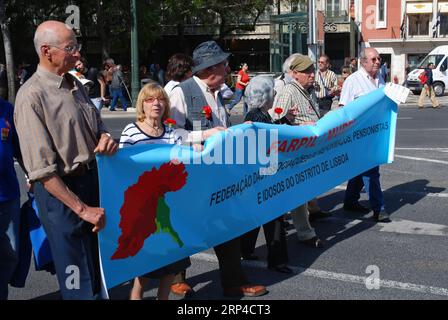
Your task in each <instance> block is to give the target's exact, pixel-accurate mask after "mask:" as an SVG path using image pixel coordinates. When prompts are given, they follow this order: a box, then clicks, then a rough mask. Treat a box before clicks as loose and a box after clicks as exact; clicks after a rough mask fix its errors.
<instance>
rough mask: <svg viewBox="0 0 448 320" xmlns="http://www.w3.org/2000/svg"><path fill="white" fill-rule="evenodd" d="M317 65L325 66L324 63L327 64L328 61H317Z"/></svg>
mask: <svg viewBox="0 0 448 320" xmlns="http://www.w3.org/2000/svg"><path fill="white" fill-rule="evenodd" d="M317 63H322V64H324V63H327V61H317Z"/></svg>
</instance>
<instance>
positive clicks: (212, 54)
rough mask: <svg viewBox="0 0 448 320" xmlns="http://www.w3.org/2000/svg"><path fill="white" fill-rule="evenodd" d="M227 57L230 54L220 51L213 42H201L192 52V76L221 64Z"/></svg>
mask: <svg viewBox="0 0 448 320" xmlns="http://www.w3.org/2000/svg"><path fill="white" fill-rule="evenodd" d="M229 56H230V53H228V52H224V51H222V49H221V47H220V46H218V44H217V43H216V42H215V41H206V42H203V43H201V44H200V45H198V46H197V47H196V49H194V51H193V62H194V67H193V69H192V71H193V74H195V73H197V72H198V71H201V70H204V69H207V68H208V67H211V66H214V65H216V64H218V63H220V62H223V61H224V60H226V59H227V58H228V57H229Z"/></svg>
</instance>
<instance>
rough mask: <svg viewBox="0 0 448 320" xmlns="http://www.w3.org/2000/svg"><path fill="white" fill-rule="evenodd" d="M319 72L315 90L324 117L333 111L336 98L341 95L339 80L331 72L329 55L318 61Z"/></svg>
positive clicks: (322, 56) (321, 57)
mask: <svg viewBox="0 0 448 320" xmlns="http://www.w3.org/2000/svg"><path fill="white" fill-rule="evenodd" d="M317 67H318V68H319V70H318V71H317V74H316V83H315V86H314V90H315V92H316V97H317V102H318V103H319V110H320V112H321V114H322V116H323V115H325V114H326V113H327V112H328V111H330V110H331V105H332V103H333V98H334V96H336V95H338V94H339V87H338V78H337V77H336V74H335V73H334V72H333V71H331V70H330V58H329V57H328V56H327V55H325V54H324V55H321V56H320V57H319V59H318V60H317Z"/></svg>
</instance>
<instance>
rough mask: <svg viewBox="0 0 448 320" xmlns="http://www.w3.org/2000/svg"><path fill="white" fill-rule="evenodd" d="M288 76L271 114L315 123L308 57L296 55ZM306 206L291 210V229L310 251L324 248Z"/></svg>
mask: <svg viewBox="0 0 448 320" xmlns="http://www.w3.org/2000/svg"><path fill="white" fill-rule="evenodd" d="M290 70H291V73H290V75H291V77H292V78H293V81H292V82H291V83H288V84H287V85H285V86H284V88H283V89H282V90H281V91H280V92H279V94H278V95H277V96H276V97H275V101H274V108H272V109H271V110H274V109H276V108H282V109H283V112H282V114H280V115H271V116H272V118H273V119H274V120H275V119H276V117H279V119H280V118H283V117H284V116H285V115H286V114H287V113H288V114H289V115H290V116H293V117H288V118H290V119H292V120H291V121H290V122H291V124H292V125H308V124H314V123H316V122H317V121H318V120H319V118H320V112H319V106H318V105H317V103H316V102H315V99H312V96H311V94H310V93H309V91H308V90H309V89H311V88H312V86H313V84H314V80H315V70H314V65H313V61H311V59H310V58H309V57H307V56H303V55H297V57H295V58H294V60H292V62H291V65H290ZM308 216H309V213H308V208H307V204H306V203H305V204H303V205H301V206H299V207H298V208H296V209H294V210H292V211H291V217H292V219H293V223H294V227H295V228H296V230H297V237H298V238H299V241H300V242H301V243H303V244H305V245H307V246H310V247H313V248H321V247H323V243H322V241H321V240H320V239H319V238H318V237H317V236H316V233H315V231H314V229H313V228H312V227H311V225H310V223H309V220H308Z"/></svg>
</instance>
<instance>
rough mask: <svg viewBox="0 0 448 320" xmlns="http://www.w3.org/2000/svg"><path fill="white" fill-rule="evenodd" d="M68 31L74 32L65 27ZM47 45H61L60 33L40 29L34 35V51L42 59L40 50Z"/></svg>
mask: <svg viewBox="0 0 448 320" xmlns="http://www.w3.org/2000/svg"><path fill="white" fill-rule="evenodd" d="M65 26H66V27H67V29H68V30H72V28H70V27H69V26H68V25H65ZM45 44H51V45H60V44H61V39H60V36H59V35H58V33H57V32H56V31H55V30H54V29H52V28H47V27H40V28H38V29H37V30H36V32H35V33H34V49H35V50H36V53H37V55H38V56H39V57H40V48H41V47H42V46H43V45H45Z"/></svg>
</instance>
